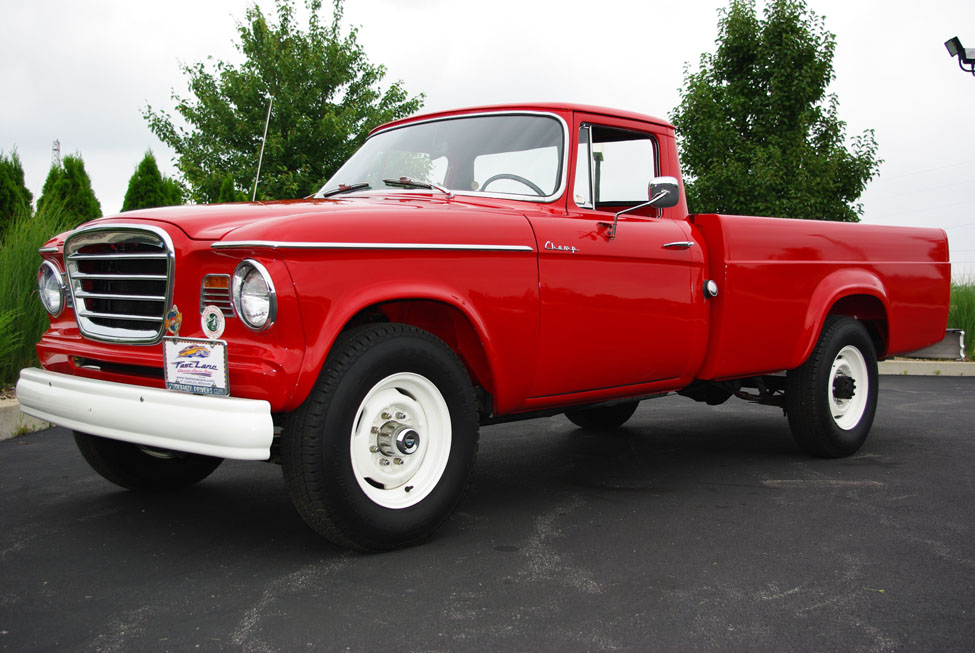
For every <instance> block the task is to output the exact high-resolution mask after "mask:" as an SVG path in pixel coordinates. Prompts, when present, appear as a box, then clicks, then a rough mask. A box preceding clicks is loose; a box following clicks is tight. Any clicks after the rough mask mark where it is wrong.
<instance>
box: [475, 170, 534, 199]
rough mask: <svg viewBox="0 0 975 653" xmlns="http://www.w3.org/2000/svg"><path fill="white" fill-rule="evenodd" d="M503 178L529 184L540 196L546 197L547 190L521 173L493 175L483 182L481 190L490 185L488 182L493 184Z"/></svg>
mask: <svg viewBox="0 0 975 653" xmlns="http://www.w3.org/2000/svg"><path fill="white" fill-rule="evenodd" d="M501 179H510V180H511V181H517V182H519V183H522V184H524V185H526V186H528V187H529V188H531V189H532V190H533V191H535V194H536V195H538V196H539V197H545V191H543V190H542V189H541V188H539V187H538V186H536V185H535V184H533V183H532V182H531V181H530V180H528V179H525V178H524V177H522V176H521V175H513V174H511V173H508V172H503V173H501V174H500V175H494V176H492V177H488V179H487V181H485V182H484V183H483V184H481V190H485V189H486V188H487V187H488V184H492V183H494V182H496V181H500V180H501Z"/></svg>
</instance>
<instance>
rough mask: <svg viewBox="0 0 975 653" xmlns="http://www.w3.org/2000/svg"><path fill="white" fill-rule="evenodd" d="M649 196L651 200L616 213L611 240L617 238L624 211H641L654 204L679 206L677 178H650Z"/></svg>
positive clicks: (656, 206)
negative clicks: (618, 226)
mask: <svg viewBox="0 0 975 653" xmlns="http://www.w3.org/2000/svg"><path fill="white" fill-rule="evenodd" d="M647 197H649V200H648V201H646V202H644V203H643V204H637V205H636V206H631V207H630V208H628V209H623V210H622V211H620V212H619V213H617V214H616V216H615V217H614V218H613V227H612V229H611V230H610V232H609V239H610V240H615V238H616V227H617V223H618V222H619V219H620V216H621V215H623V214H624V213H632V212H633V211H639V210H640V209H643V208H646V207H648V206H652V207H654V208H656V209H669V208H670V207H672V206H677V202H678V201H680V186H679V185H678V183H677V178H676V177H654V178H653V179H651V180H650V184H649V185H648V186H647Z"/></svg>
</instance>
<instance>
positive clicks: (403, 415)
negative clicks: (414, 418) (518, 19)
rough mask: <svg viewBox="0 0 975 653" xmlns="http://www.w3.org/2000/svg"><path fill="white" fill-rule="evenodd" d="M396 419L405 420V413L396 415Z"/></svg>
mask: <svg viewBox="0 0 975 653" xmlns="http://www.w3.org/2000/svg"><path fill="white" fill-rule="evenodd" d="M396 419H406V413H403V412H399V413H396Z"/></svg>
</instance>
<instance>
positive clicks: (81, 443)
mask: <svg viewBox="0 0 975 653" xmlns="http://www.w3.org/2000/svg"><path fill="white" fill-rule="evenodd" d="M74 441H75V444H76V445H78V450H79V451H80V452H81V455H82V456H84V457H85V460H86V461H87V462H88V464H89V465H90V466H91V468H92V469H94V470H95V471H96V472H98V473H99V474H100V475H101V476H102V477H103V478H105V479H106V480H108V481H111V482H112V483H114V484H115V485H118V486H120V487H124V488H125V489H127V490H134V491H136V492H159V491H163V490H178V489H181V488H185V487H189V486H191V485H194V484H196V483H199V482H200V481H202V480H203V479H205V478H206V477H207V476H209V475H210V474H212V473H213V471H214V470H215V469H216V468H217V467H219V466H220V463H222V462H223V458H212V457H210V456H201V455H199V454H194V453H183V452H180V451H170V450H168V449H155V448H153V447H143V446H140V445H137V444H132V443H131V442H122V441H120V440H112V439H109V438H102V437H98V436H96V435H89V434H87V433H80V432H78V431H75V432H74Z"/></svg>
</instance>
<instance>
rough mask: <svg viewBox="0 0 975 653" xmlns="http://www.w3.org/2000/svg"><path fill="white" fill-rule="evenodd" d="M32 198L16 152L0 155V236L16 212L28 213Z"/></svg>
mask: <svg viewBox="0 0 975 653" xmlns="http://www.w3.org/2000/svg"><path fill="white" fill-rule="evenodd" d="M33 201H34V196H33V195H31V192H30V191H29V190H28V189H27V185H26V184H25V183H24V168H23V166H21V164H20V157H19V156H17V152H16V151H14V152H11V153H10V156H7V155H5V154H2V153H0V235H2V234H3V231H4V229H5V226H6V225H7V224H9V223H10V222H11V221H12V220H13V218H14V215H16V214H17V213H18V212H30V209H31V202H33Z"/></svg>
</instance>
